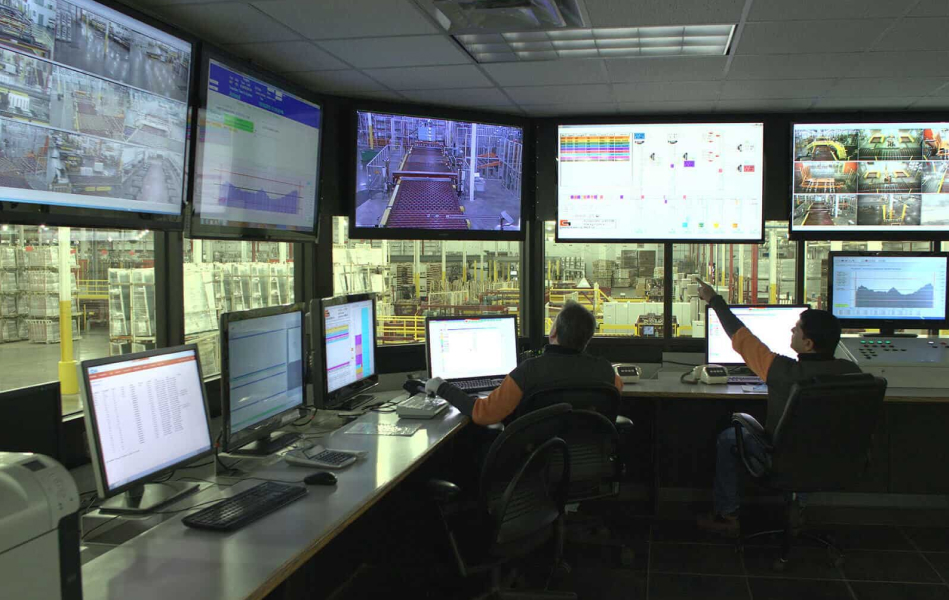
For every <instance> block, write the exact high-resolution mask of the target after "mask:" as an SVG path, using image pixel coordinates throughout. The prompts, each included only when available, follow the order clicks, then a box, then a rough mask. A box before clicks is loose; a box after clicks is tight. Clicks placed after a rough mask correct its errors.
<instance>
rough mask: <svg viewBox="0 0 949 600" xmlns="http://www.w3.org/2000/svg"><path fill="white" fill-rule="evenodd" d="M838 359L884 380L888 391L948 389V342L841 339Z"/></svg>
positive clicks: (911, 339) (883, 338)
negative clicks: (852, 363) (855, 364)
mask: <svg viewBox="0 0 949 600" xmlns="http://www.w3.org/2000/svg"><path fill="white" fill-rule="evenodd" d="M837 357H838V358H845V359H847V360H851V361H853V362H855V363H857V365H858V366H859V367H860V369H861V370H862V371H863V372H864V373H872V374H873V375H876V376H878V377H885V378H886V381H887V386H888V387H889V388H901V387H902V388H938V389H942V388H949V340H938V339H935V340H930V339H926V338H889V337H875V338H843V339H841V340H840V344H839V345H838V346H837Z"/></svg>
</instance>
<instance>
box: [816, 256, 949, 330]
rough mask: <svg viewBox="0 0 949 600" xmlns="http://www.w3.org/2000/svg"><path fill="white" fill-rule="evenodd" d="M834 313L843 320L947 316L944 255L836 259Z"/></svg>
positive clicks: (833, 296) (832, 296)
mask: <svg viewBox="0 0 949 600" xmlns="http://www.w3.org/2000/svg"><path fill="white" fill-rule="evenodd" d="M833 261H834V262H833V278H832V280H831V281H830V283H831V290H830V292H831V302H832V307H831V310H832V312H833V314H834V315H836V316H837V317H838V318H840V319H850V320H867V319H869V320H874V319H881V320H900V319H930V320H941V319H944V318H945V317H946V314H945V313H946V275H947V274H946V271H947V264H946V263H947V261H946V258H945V257H943V256H893V255H889V256H885V255H883V256H834V257H833Z"/></svg>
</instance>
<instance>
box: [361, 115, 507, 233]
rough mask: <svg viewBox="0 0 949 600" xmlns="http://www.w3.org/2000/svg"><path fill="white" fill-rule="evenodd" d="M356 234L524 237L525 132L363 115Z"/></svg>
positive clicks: (408, 117) (431, 118) (504, 127)
mask: <svg viewBox="0 0 949 600" xmlns="http://www.w3.org/2000/svg"><path fill="white" fill-rule="evenodd" d="M356 120H357V123H356V136H357V137H356V144H355V147H356V156H354V157H353V160H354V161H355V167H356V170H355V181H354V182H353V183H354V186H355V201H354V202H353V207H354V214H352V215H350V237H352V238H404V239H431V238H450V239H453V240H472V239H508V240H521V239H523V238H524V233H523V229H522V223H521V220H522V218H523V207H522V199H521V177H522V173H523V168H524V129H523V127H520V126H517V125H505V124H496V123H476V122H472V121H457V120H451V119H443V118H439V117H435V116H433V115H400V114H390V113H384V112H372V111H368V110H359V111H357V112H356Z"/></svg>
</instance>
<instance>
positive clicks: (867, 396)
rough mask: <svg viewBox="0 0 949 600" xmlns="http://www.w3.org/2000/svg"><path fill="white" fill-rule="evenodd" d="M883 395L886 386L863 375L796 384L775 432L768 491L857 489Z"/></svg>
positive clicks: (827, 377) (880, 412)
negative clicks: (855, 485) (856, 485)
mask: <svg viewBox="0 0 949 600" xmlns="http://www.w3.org/2000/svg"><path fill="white" fill-rule="evenodd" d="M885 393H886V380H885V379H881V378H879V377H874V376H873V375H870V374H868V373H856V374H850V375H837V376H824V377H818V378H814V379H813V380H811V381H808V382H802V383H798V384H795V385H794V386H793V387H792V388H791V395H790V397H789V399H788V403H787V406H786V407H785V409H784V414H783V415H782V416H781V420H780V421H778V425H777V427H776V428H775V431H774V438H773V440H772V442H773V446H774V452H773V454H772V455H771V469H770V471H771V475H770V478H769V485H771V486H772V487H774V488H776V489H784V490H788V491H795V492H819V491H825V490H826V491H838V490H839V491H843V490H846V489H847V488H848V487H850V486H851V485H853V484H854V483H856V481H857V480H858V479H859V478H860V477H861V476H862V475H863V474H864V472H865V470H866V465H867V460H868V452H869V449H870V443H871V436H872V435H873V432H874V430H875V429H876V426H877V422H878V420H879V419H880V416H881V414H882V412H883V397H884V394H885Z"/></svg>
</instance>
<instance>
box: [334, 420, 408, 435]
mask: <svg viewBox="0 0 949 600" xmlns="http://www.w3.org/2000/svg"><path fill="white" fill-rule="evenodd" d="M420 427H421V424H419V423H413V424H412V425H389V424H386V423H379V424H374V423H353V425H352V427H350V428H349V429H347V430H346V431H344V432H343V433H351V434H355V435H400V436H406V437H410V436H413V435H415V432H416V431H418V430H419V428H420Z"/></svg>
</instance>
